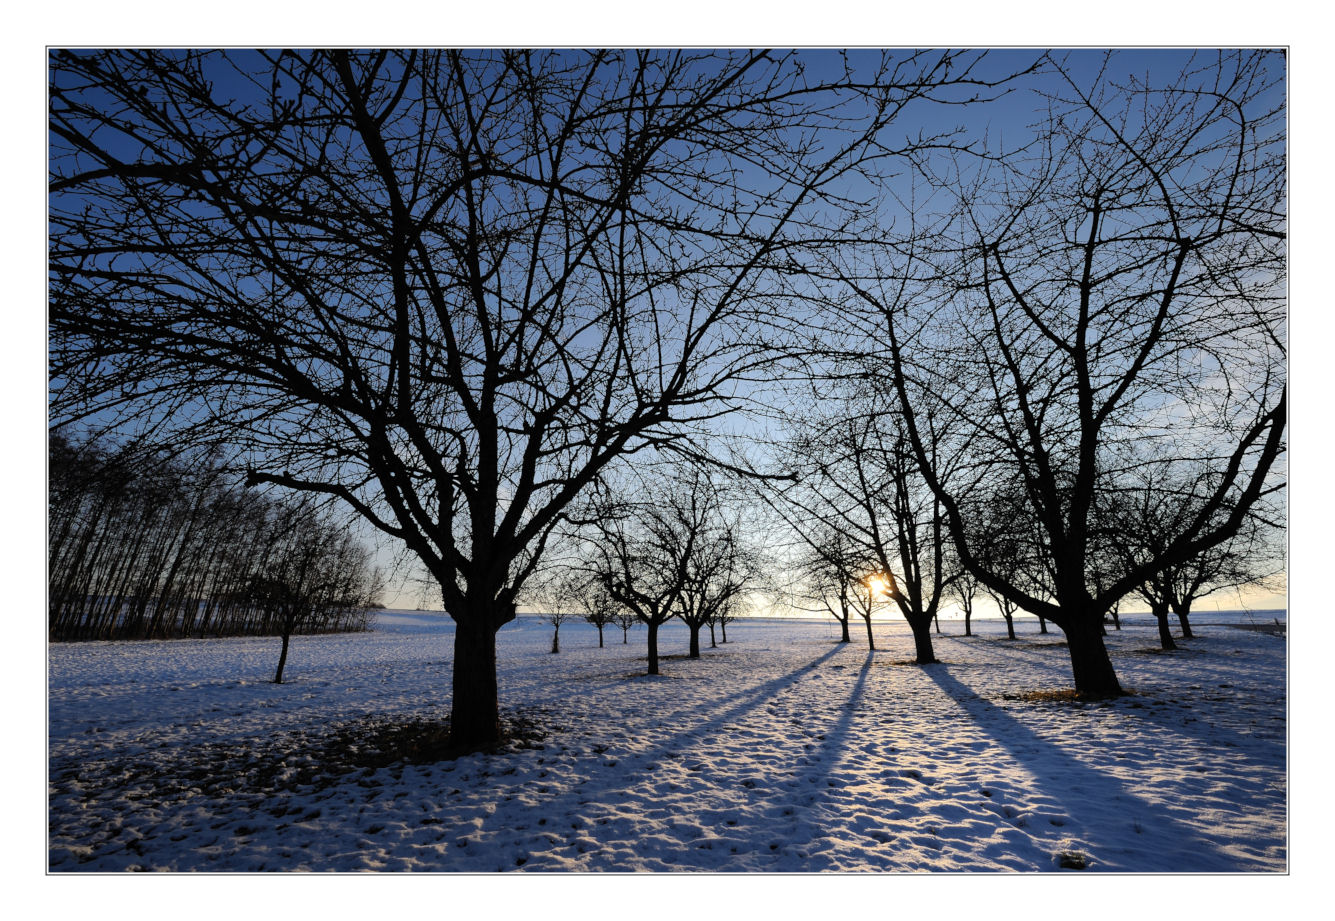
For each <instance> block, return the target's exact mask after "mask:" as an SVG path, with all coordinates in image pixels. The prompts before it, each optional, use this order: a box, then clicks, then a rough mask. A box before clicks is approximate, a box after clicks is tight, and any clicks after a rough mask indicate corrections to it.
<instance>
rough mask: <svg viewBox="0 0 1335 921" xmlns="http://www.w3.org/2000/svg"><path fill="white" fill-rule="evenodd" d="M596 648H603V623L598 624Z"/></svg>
mask: <svg viewBox="0 0 1335 921" xmlns="http://www.w3.org/2000/svg"><path fill="white" fill-rule="evenodd" d="M598 648H599V649H602V648H603V625H602V624H599V625H598Z"/></svg>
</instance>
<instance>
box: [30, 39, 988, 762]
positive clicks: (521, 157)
mask: <svg viewBox="0 0 1335 921" xmlns="http://www.w3.org/2000/svg"><path fill="white" fill-rule="evenodd" d="M977 59H978V56H977V55H970V54H965V55H961V54H952V53H939V52H938V53H922V54H908V53H903V54H887V55H880V54H870V55H869V54H863V55H861V56H858V58H857V60H856V61H853V60H851V59H850V58H849V57H848V56H841V55H838V54H835V53H826V54H823V55H818V56H815V57H813V56H811V55H799V54H772V53H769V52H764V51H754V52H751V51H747V52H722V53H720V52H709V51H689V52H679V51H616V52H587V53H586V52H578V51H553V52H539V51H518V52H500V51H496V52H492V51H451V50H443V51H442V50H436V51H396V52H383V51H381V52H351V51H332V52H324V51H311V52H304V51H303V52H291V51H260V52H242V51H225V52H198V51H187V50H181V51H55V52H53V53H52V55H51V59H50V64H51V77H50V112H49V116H50V117H49V132H50V138H51V176H50V192H51V197H50V228H51V235H50V269H51V303H50V323H51V376H52V385H53V398H52V403H51V407H52V413H53V416H54V417H55V419H56V421H57V423H67V422H69V421H71V420H75V419H79V418H85V419H92V420H95V421H98V422H100V423H102V424H105V425H108V426H113V427H119V428H121V429H124V428H125V427H127V426H130V425H139V426H147V425H164V426H166V427H167V428H169V429H171V430H172V433H173V434H174V435H175V436H176V437H184V436H187V435H189V436H194V437H198V438H201V439H219V438H221V439H225V440H227V441H229V442H231V443H232V444H234V445H236V446H238V447H239V448H242V449H244V452H245V456H246V459H247V462H248V463H249V464H250V468H251V479H252V481H253V482H257V483H273V484H278V485H281V486H284V487H287V488H290V489H295V490H307V491H313V492H316V493H323V494H327V495H331V496H336V497H338V498H339V499H341V500H342V501H344V502H346V503H347V504H348V505H350V506H351V507H352V508H354V509H355V510H356V511H357V512H358V513H359V514H360V515H362V516H363V517H364V518H365V519H366V520H367V521H369V522H370V523H371V524H372V525H374V526H375V527H377V528H379V529H380V530H381V531H383V532H384V533H386V534H388V535H390V536H391V537H393V538H395V539H396V540H399V541H401V542H403V543H404V544H405V545H406V546H407V547H408V549H409V550H410V551H411V552H412V553H413V554H415V555H416V556H417V557H418V558H420V560H421V561H422V563H423V565H424V566H425V568H426V569H427V570H428V571H429V573H430V574H431V577H432V578H433V579H434V580H435V581H437V582H438V583H439V584H440V586H441V591H442V594H443V599H444V604H445V608H446V610H447V612H448V613H449V614H450V615H451V617H452V618H453V619H454V621H455V625H456V634H455V644H456V655H455V658H454V674H453V699H452V706H453V716H452V733H453V735H454V737H455V740H456V741H457V742H459V743H461V744H474V743H482V742H487V741H490V740H492V739H495V738H496V737H497V736H498V733H499V710H498V701H497V690H496V679H495V654H496V653H495V632H496V630H497V629H498V628H499V627H501V626H502V625H503V624H505V623H506V622H507V621H508V620H510V619H511V618H512V617H513V616H514V611H515V598H516V595H517V593H518V592H519V591H520V590H521V589H522V587H523V584H524V582H525V580H526V579H527V578H528V577H529V576H530V575H531V574H532V573H533V572H534V569H535V567H536V566H537V565H538V564H539V562H540V558H541V556H542V553H543V549H544V546H545V544H546V542H547V540H548V538H549V535H550V534H551V533H552V530H553V528H555V527H557V526H558V525H559V524H560V521H561V519H562V516H563V515H564V514H565V511H566V509H567V508H568V507H569V506H570V504H571V502H572V501H573V500H574V499H575V497H576V496H578V495H579V493H580V492H581V490H583V489H584V488H585V487H586V486H588V484H590V483H591V482H592V481H593V480H594V479H595V478H596V477H598V476H599V474H600V473H601V472H602V471H603V470H604V469H605V468H607V467H608V466H609V465H610V464H612V463H613V462H614V461H615V460H616V459H617V458H620V457H624V456H625V455H627V454H628V453H632V452H634V451H636V450H637V449H640V448H642V447H643V446H645V445H650V444H659V445H661V444H666V443H675V444H676V445H677V447H678V448H679V449H680V450H682V451H685V452H687V453H693V452H695V451H696V449H694V448H692V447H691V445H690V443H689V437H690V436H691V435H692V434H693V433H695V432H696V431H698V429H699V427H700V426H702V425H704V424H705V423H706V422H707V421H708V420H710V419H713V418H716V417H717V416H719V415H720V414H723V413H726V412H727V411H729V410H730V409H732V408H734V407H735V406H736V405H737V404H738V402H739V401H740V396H739V394H740V393H741V391H742V390H743V389H744V387H742V385H743V384H744V383H745V382H747V381H748V380H750V379H752V378H754V377H756V376H758V375H759V374H761V373H762V371H763V369H764V368H765V367H766V366H767V365H768V364H770V363H771V362H772V361H773V360H774V356H775V354H776V352H775V351H773V350H771V348H770V346H772V345H776V344H777V345H779V346H782V344H783V343H782V342H777V343H776V342H775V341H774V339H775V336H776V335H777V332H778V331H777V330H776V328H775V327H776V323H775V320H774V317H775V311H774V305H775V304H776V303H781V302H782V301H781V299H782V298H783V297H784V296H785V295H787V294H790V293H794V292H795V290H796V281H795V279H796V278H798V277H800V270H801V269H802V267H803V266H804V265H807V264H809V263H808V259H807V257H808V255H809V254H810V253H812V252H813V251H816V250H818V249H820V248H823V247H827V246H831V245H837V244H838V243H840V242H841V241H842V240H843V239H844V238H846V237H848V236H849V235H850V234H851V233H852V224H853V223H854V220H853V217H851V215H857V214H858V213H859V211H862V212H865V211H866V203H867V200H868V198H869V197H870V196H871V195H873V194H874V193H873V192H872V191H869V190H870V189H871V184H870V183H869V180H874V179H875V178H876V175H877V174H878V172H880V171H881V169H882V164H883V163H887V162H890V161H891V160H893V159H894V158H896V157H897V156H898V155H900V154H902V153H904V152H906V151H907V150H909V149H912V148H913V147H915V146H918V145H921V144H931V143H934V140H935V139H933V138H930V137H926V136H919V137H916V138H914V139H913V140H911V141H905V142H904V143H903V144H898V143H895V142H894V139H892V138H890V137H889V136H888V135H886V134H885V132H884V129H885V128H886V126H887V125H889V124H890V123H891V121H892V120H893V119H894V118H895V117H896V116H898V115H900V114H901V113H902V112H903V111H904V109H905V108H906V107H908V106H911V105H914V104H916V103H918V102H922V101H928V102H930V101H931V100H933V99H938V98H940V99H944V100H945V101H954V102H958V101H962V100H963V99H964V98H966V97H968V96H969V94H971V93H973V92H974V91H976V90H977V88H978V87H980V86H983V85H985V82H984V81H982V80H979V79H978V78H977V77H976V76H975V65H976V64H977ZM808 64H810V65H811V66H810V67H808V66H806V65H808ZM818 65H819V66H818ZM911 133H912V132H905V134H906V135H907V134H911ZM795 273H798V274H795ZM779 313H782V311H779ZM117 411H119V412H120V415H119V416H113V415H112V414H114V413H116V412H117Z"/></svg>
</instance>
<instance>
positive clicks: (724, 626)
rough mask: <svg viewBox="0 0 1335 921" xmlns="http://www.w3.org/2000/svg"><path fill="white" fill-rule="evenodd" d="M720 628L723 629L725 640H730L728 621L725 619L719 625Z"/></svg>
mask: <svg viewBox="0 0 1335 921" xmlns="http://www.w3.org/2000/svg"><path fill="white" fill-rule="evenodd" d="M718 628H719V630H721V631H723V642H725V643H726V642H728V622H727V621H726V620H725V621H724V622H723V623H721V624H719V625H718Z"/></svg>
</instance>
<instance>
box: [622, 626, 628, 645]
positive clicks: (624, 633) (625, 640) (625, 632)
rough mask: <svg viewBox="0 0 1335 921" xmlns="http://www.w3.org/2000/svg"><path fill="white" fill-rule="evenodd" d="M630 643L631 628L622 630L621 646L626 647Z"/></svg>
mask: <svg viewBox="0 0 1335 921" xmlns="http://www.w3.org/2000/svg"><path fill="white" fill-rule="evenodd" d="M629 643H630V627H622V628H621V645H622V646H626V645H629Z"/></svg>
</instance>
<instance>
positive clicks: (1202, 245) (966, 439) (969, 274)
mask: <svg viewBox="0 0 1335 921" xmlns="http://www.w3.org/2000/svg"><path fill="white" fill-rule="evenodd" d="M1050 63H1051V67H1052V71H1053V74H1054V77H1055V79H1056V80H1057V81H1058V82H1057V86H1058V89H1057V90H1056V91H1055V92H1054V93H1053V94H1052V95H1051V96H1050V98H1049V99H1048V101H1047V102H1048V111H1047V114H1046V115H1045V117H1044V118H1043V120H1042V124H1041V125H1040V127H1039V129H1038V130H1037V131H1036V133H1035V135H1034V137H1033V139H1032V141H1031V142H1029V143H1027V144H1025V145H1024V146H1023V148H1022V149H1020V150H1017V151H1012V152H1009V153H1008V154H1007V156H1005V157H1004V158H1002V159H1000V160H993V161H990V162H989V165H988V166H986V167H985V168H981V169H978V168H974V167H973V165H972V164H966V163H964V161H961V160H953V161H949V162H950V164H951V166H950V167H943V166H941V165H940V163H939V162H937V163H928V162H927V161H924V162H923V168H924V174H925V175H926V176H927V177H928V180H929V183H928V186H927V191H926V192H924V193H923V195H924V197H926V196H927V195H928V193H930V196H932V197H933V200H935V201H936V202H938V203H939V202H941V201H943V200H944V201H947V202H950V207H949V208H945V207H939V210H940V212H942V213H948V214H949V215H950V217H949V219H948V220H945V221H944V222H943V223H940V224H937V225H934V226H931V227H926V226H924V224H923V223H921V222H920V223H919V225H918V228H919V229H920V230H924V231H925V230H931V231H932V232H933V233H934V234H935V237H934V238H933V242H932V243H931V244H925V243H923V242H922V240H923V237H922V236H921V235H920V236H919V237H918V245H915V246H901V247H899V248H898V249H897V250H895V253H896V255H895V256H894V257H889V256H887V257H885V258H884V259H882V260H877V264H876V265H875V266H874V267H871V268H863V269H860V270H859V271H851V272H845V279H846V281H847V288H846V289H845V290H846V291H850V292H852V293H853V295H854V296H855V297H858V298H860V299H861V300H862V301H863V302H864V303H865V304H867V305H868V306H869V307H871V308H873V312H874V313H875V315H876V316H879V317H880V320H881V329H882V336H883V338H884V345H885V350H884V353H883V358H884V367H885V370H886V372H887V375H888V377H889V378H890V379H891V380H892V381H893V383H894V386H895V390H896V393H897V395H898V397H899V403H900V406H901V409H902V410H903V412H904V415H905V418H906V420H907V423H908V430H909V434H910V440H911V443H912V445H913V448H914V450H915V452H916V454H917V456H918V458H919V461H920V466H921V468H922V470H923V471H924V475H925V476H926V478H927V481H928V483H929V485H930V487H931V488H932V489H933V491H934V492H935V493H936V495H937V496H938V497H939V498H940V500H941V501H942V503H943V505H944V507H945V509H946V512H947V515H948V522H949V527H950V532H951V535H952V537H953V538H954V541H955V543H956V549H957V551H958V554H959V557H960V560H961V562H962V563H963V565H964V566H966V567H967V568H968V569H969V570H970V571H972V572H973V573H974V574H975V575H976V576H977V577H978V579H979V581H981V582H982V583H983V585H984V586H985V587H986V588H987V589H989V590H990V591H993V592H995V593H997V594H999V595H1000V596H1002V597H1004V598H1007V599H1009V600H1010V601H1011V602H1013V603H1014V604H1016V605H1018V606H1019V607H1021V608H1024V609H1025V610H1027V611H1029V612H1031V613H1034V614H1037V615H1039V616H1041V617H1045V618H1047V619H1048V620H1050V621H1052V622H1053V623H1055V624H1056V625H1057V626H1058V627H1059V628H1061V630H1062V631H1063V632H1064V633H1065V634H1066V637H1067V640H1068V647H1069V650H1070V656H1071V664H1072V670H1073V674H1074V679H1075V685H1076V687H1077V689H1078V690H1080V691H1082V692H1089V693H1093V694H1117V693H1120V690H1121V689H1120V685H1119V683H1118V680H1117V676H1116V673H1115V671H1114V669H1113V666H1112V663H1111V660H1110V659H1109V656H1108V653H1107V650H1106V648H1105V646H1104V643H1103V639H1102V627H1101V625H1102V620H1103V616H1104V614H1105V613H1106V612H1107V611H1108V610H1110V608H1111V607H1112V606H1113V605H1114V604H1115V603H1116V602H1117V601H1118V600H1119V599H1120V598H1122V597H1123V596H1125V595H1126V594H1128V593H1129V592H1130V591H1132V590H1134V589H1135V588H1136V587H1137V586H1139V585H1141V584H1143V583H1144V582H1145V581H1146V580H1147V578H1149V577H1150V576H1151V575H1152V574H1154V573H1155V572H1158V571H1161V570H1163V568H1164V567H1165V566H1168V565H1172V564H1174V563H1180V562H1184V561H1187V560H1190V559H1192V558H1194V557H1196V556H1197V555H1198V554H1200V553H1202V552H1204V551H1206V550H1208V549H1210V548H1212V547H1215V546H1217V545H1220V544H1222V543H1225V542H1227V541H1228V540H1230V539H1231V538H1232V537H1233V536H1234V535H1236V534H1237V533H1238V531H1239V529H1240V528H1241V527H1243V525H1244V523H1245V522H1246V520H1247V516H1248V511H1249V509H1250V508H1251V506H1252V505H1254V504H1255V503H1256V501H1257V500H1258V499H1259V498H1260V497H1261V496H1263V495H1264V494H1265V493H1266V491H1267V490H1268V489H1270V488H1272V487H1273V485H1274V478H1275V476H1276V474H1278V473H1279V472H1280V466H1281V464H1280V458H1281V455H1282V452H1283V450H1284V428H1285V419H1286V407H1287V400H1286V390H1285V345H1284V339H1285V332H1284V314H1285V295H1284V285H1285V275H1286V250H1285V238H1286V232H1287V228H1286V216H1285V215H1286V185H1285V163H1286V156H1285V135H1284V68H1285V61H1284V56H1283V54H1282V53H1272V52H1264V51H1223V52H1218V53H1210V54H1200V55H1196V56H1194V57H1192V58H1191V59H1190V60H1185V59H1179V63H1181V64H1182V69H1181V71H1180V72H1178V71H1176V70H1175V71H1174V72H1173V73H1172V74H1170V75H1167V76H1165V75H1163V74H1161V73H1154V74H1149V75H1148V76H1146V75H1144V74H1141V75H1139V76H1137V75H1136V74H1134V73H1131V74H1129V75H1127V76H1125V78H1124V79H1119V78H1116V73H1115V72H1116V71H1118V69H1119V68H1122V69H1125V68H1124V66H1123V64H1122V63H1121V58H1120V57H1119V56H1118V55H1116V54H1113V55H1111V56H1108V57H1107V58H1104V59H1103V60H1102V61H1101V62H1099V61H1097V60H1095V61H1093V62H1092V63H1093V64H1094V66H1093V67H1092V68H1090V66H1089V65H1090V64H1091V61H1090V60H1089V59H1088V58H1085V59H1079V58H1078V57H1077V58H1067V59H1056V58H1054V59H1053V60H1052V61H1051V62H1050ZM919 200H920V201H921V200H922V199H919ZM888 251H889V250H887V252H888ZM928 418H935V419H938V420H940V419H945V420H949V422H950V424H951V427H952V430H953V431H954V433H955V437H956V442H955V444H954V445H953V447H952V450H953V451H954V452H955V453H957V454H958V455H959V456H961V457H963V458H967V460H966V462H964V463H962V464H960V465H959V466H958V467H956V468H955V472H954V474H953V475H952V476H951V477H949V478H947V477H943V476H940V475H938V474H937V472H936V471H935V470H934V469H933V466H932V464H931V463H930V462H929V461H930V457H929V456H928V455H929V451H930V449H931V446H930V444H929V443H928V440H927V439H926V438H925V437H924V422H925V420H927V419H928ZM1184 467H1190V468H1191V469H1193V470H1204V471H1206V474H1207V475H1205V476H1200V477H1197V478H1195V479H1194V480H1193V481H1192V482H1193V483H1194V486H1193V490H1194V492H1193V495H1192V497H1191V501H1192V508H1193V511H1192V513H1191V514H1190V515H1186V516H1183V517H1182V518H1180V519H1179V520H1177V521H1176V522H1175V524H1174V527H1173V529H1172V531H1171V533H1168V534H1165V535H1164V540H1163V543H1162V545H1161V547H1160V549H1159V550H1158V551H1156V552H1155V553H1153V554H1147V555H1146V556H1144V557H1142V558H1141V559H1139V560H1138V561H1137V562H1136V563H1135V564H1134V565H1130V566H1127V567H1125V568H1124V569H1123V570H1122V571H1121V572H1120V573H1117V574H1115V576H1113V577H1109V578H1095V576H1096V575H1102V574H1100V573H1096V572H1095V569H1096V568H1097V565H1098V562H1099V560H1100V559H1102V558H1104V556H1105V555H1104V553H1103V548H1101V547H1100V545H1099V541H1100V534H1099V527H1098V523H1099V515H1100V512H1099V508H1100V503H1101V502H1102V501H1103V500H1104V498H1105V497H1106V496H1107V494H1108V493H1109V491H1110V490H1112V489H1115V488H1116V485H1117V484H1118V482H1119V481H1120V478H1122V477H1123V476H1125V475H1126V474H1127V473H1128V472H1129V471H1132V470H1138V471H1141V472H1144V471H1147V470H1151V469H1153V470H1156V471H1157V479H1159V480H1160V481H1164V482H1167V481H1169V480H1172V479H1173V476H1172V474H1173V472H1174V471H1178V470H1181V469H1182V468H1184ZM998 488H1003V489H1006V490H1011V491H1013V492H1014V493H1015V494H1017V495H1019V496H1021V497H1022V499H1023V502H1024V505H1025V514H1024V515H1023V516H1022V518H1023V519H1024V520H1031V521H1033V522H1034V523H1035V524H1036V525H1037V527H1038V529H1039V534H1040V538H1041V539H1040V540H1039V542H1038V544H1037V546H1038V547H1039V548H1040V550H1041V553H1039V554H1037V555H1036V556H1035V557H1034V558H1033V563H1034V565H1035V566H1036V567H1038V569H1039V570H1040V571H1039V572H1036V573H1033V574H1030V575H1029V576H1028V577H1026V578H1025V579H1022V580H1016V579H1012V578H1008V577H1007V576H1006V575H1005V574H1004V573H1002V572H1000V571H998V569H997V568H995V567H994V566H991V565H989V563H988V561H987V559H986V557H985V555H984V554H983V553H982V552H981V548H980V547H979V546H977V545H975V544H974V543H973V542H972V541H971V540H970V534H969V522H968V516H969V512H970V507H971V505H974V504H976V500H977V498H978V497H979V496H983V495H987V494H989V493H991V492H994V491H995V490H997V489H998ZM1030 586H1044V587H1045V590H1044V591H1036V590H1034V589H1033V588H1031V587H1030ZM1048 589H1050V594H1049V592H1048V591H1047V590H1048Z"/></svg>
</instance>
